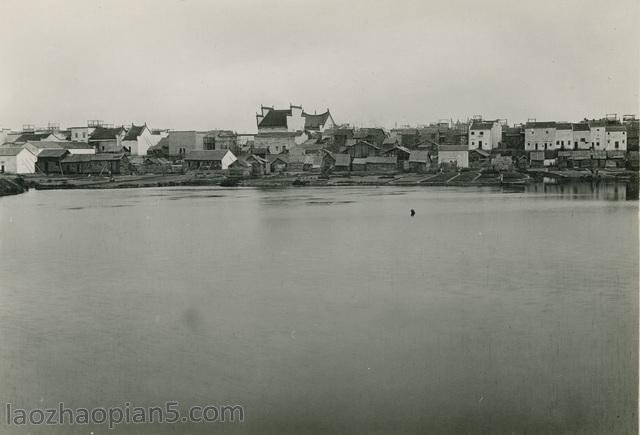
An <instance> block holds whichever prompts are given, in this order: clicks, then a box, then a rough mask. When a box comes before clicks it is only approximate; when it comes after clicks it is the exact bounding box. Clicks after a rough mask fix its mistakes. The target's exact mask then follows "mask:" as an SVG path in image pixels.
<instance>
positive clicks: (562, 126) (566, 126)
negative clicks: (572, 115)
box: [556, 122, 571, 130]
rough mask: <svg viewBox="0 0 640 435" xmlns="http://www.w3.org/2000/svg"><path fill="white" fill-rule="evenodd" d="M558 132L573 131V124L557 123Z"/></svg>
mask: <svg viewBox="0 0 640 435" xmlns="http://www.w3.org/2000/svg"><path fill="white" fill-rule="evenodd" d="M556 130H571V123H570V122H557V123H556Z"/></svg>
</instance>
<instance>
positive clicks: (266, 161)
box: [245, 154, 269, 165]
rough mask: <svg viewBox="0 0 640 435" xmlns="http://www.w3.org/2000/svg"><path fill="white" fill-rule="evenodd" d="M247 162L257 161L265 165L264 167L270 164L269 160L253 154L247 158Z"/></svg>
mask: <svg viewBox="0 0 640 435" xmlns="http://www.w3.org/2000/svg"><path fill="white" fill-rule="evenodd" d="M245 160H247V161H248V160H255V161H256V162H258V163H260V164H263V165H266V164H267V163H269V160H267V159H265V158H262V157H260V156H258V155H255V154H251V155H249V156H247V158H246V159H245Z"/></svg>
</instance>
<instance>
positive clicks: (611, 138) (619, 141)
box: [605, 125, 627, 151]
mask: <svg viewBox="0 0 640 435" xmlns="http://www.w3.org/2000/svg"><path fill="white" fill-rule="evenodd" d="M605 132H606V141H607V143H606V147H607V148H606V149H607V151H614V150H622V151H626V150H627V127H626V126H624V125H607V126H606V127H605Z"/></svg>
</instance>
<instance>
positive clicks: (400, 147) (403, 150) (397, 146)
mask: <svg viewBox="0 0 640 435" xmlns="http://www.w3.org/2000/svg"><path fill="white" fill-rule="evenodd" d="M393 150H400V151H402V152H404V153H407V154H411V150H410V149H409V148H406V147H403V146H401V145H396V146H394V147H392V148H388V149H386V150H384V151H383V154H386V153H388V152H391V151H393Z"/></svg>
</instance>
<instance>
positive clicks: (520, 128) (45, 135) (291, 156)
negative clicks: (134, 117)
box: [0, 104, 638, 176]
mask: <svg viewBox="0 0 640 435" xmlns="http://www.w3.org/2000/svg"><path fill="white" fill-rule="evenodd" d="M255 118H256V128H257V132H256V133H237V132H234V131H231V130H223V129H215V130H207V131H198V130H156V129H150V128H149V127H148V126H147V125H146V124H143V125H134V124H131V125H130V126H113V125H107V124H104V123H103V122H101V121H88V122H87V126H83V127H70V128H68V129H64V130H63V129H60V128H59V126H58V125H51V124H50V125H49V126H48V127H47V128H43V129H36V128H34V127H33V126H24V127H23V129H22V130H21V131H19V132H13V131H10V130H6V129H3V130H0V172H14V173H27V174H28V173H46V174H49V173H56V174H64V175H76V174H105V175H106V174H123V173H149V172H152V173H158V172H163V173H164V172H175V171H181V172H182V171H203V170H224V171H228V172H230V173H237V174H240V175H254V176H256V175H257V176H260V175H267V174H271V173H281V172H302V171H320V172H332V171H335V172H341V171H344V172H396V171H405V172H425V171H429V170H434V169H436V170H437V169H439V168H442V167H443V166H447V167H455V168H467V167H480V168H481V167H493V168H497V169H509V168H511V167H514V166H515V167H520V168H526V167H531V166H534V167H535V166H541V167H544V166H557V167H574V168H599V167H611V168H613V167H616V168H620V167H626V168H632V169H637V167H638V119H636V117H635V116H633V115H625V116H623V118H622V119H619V118H618V116H617V115H607V116H606V117H604V118H601V119H592V120H589V119H584V120H582V121H579V122H573V123H570V122H556V121H545V122H539V121H537V120H529V121H528V122H526V123H523V124H516V125H511V126H510V125H508V123H507V121H506V120H505V119H495V120H486V119H483V118H482V117H481V116H475V117H473V118H472V119H468V120H466V121H459V120H458V121H455V122H454V121H453V120H444V121H438V122H434V123H431V124H428V125H419V126H415V127H412V126H403V127H399V128H393V129H390V130H386V129H384V128H380V127H363V128H355V127H352V126H350V125H348V124H338V123H336V121H335V120H334V118H333V116H332V114H331V112H330V111H329V109H327V110H325V111H324V112H321V113H317V112H316V111H314V112H313V113H309V112H306V111H305V110H304V109H303V108H302V106H299V105H293V104H290V105H289V107H288V108H286V109H276V108H274V107H270V106H261V107H260V110H259V111H258V113H256V115H255Z"/></svg>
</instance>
